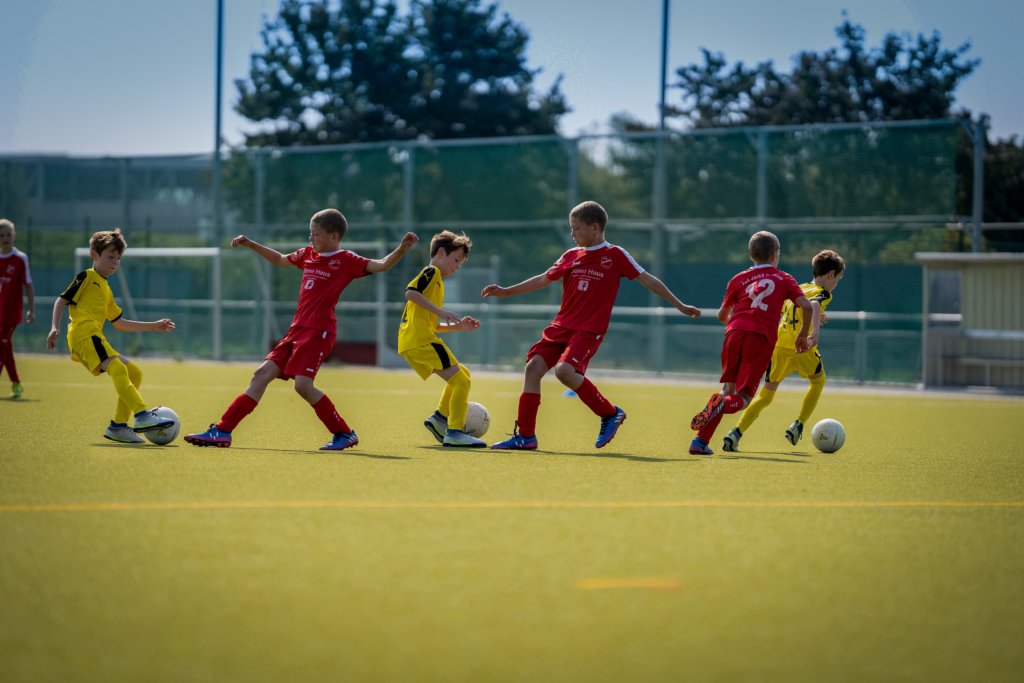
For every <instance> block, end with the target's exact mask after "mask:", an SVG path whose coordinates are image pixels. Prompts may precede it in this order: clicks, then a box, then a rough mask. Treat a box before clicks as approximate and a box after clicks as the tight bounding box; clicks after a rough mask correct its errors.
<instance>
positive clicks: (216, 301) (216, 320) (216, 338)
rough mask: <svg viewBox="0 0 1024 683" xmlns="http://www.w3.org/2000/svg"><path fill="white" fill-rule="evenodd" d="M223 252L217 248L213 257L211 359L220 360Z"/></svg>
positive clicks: (222, 325) (221, 347) (221, 344)
mask: <svg viewBox="0 0 1024 683" xmlns="http://www.w3.org/2000/svg"><path fill="white" fill-rule="evenodd" d="M223 252H224V250H223V249H221V248H220V247H217V255H216V256H214V257H213V283H212V286H213V292H212V294H213V325H212V327H213V359H214V360H220V359H221V353H222V349H223V337H224V291H223V288H222V286H221V285H222V282H221V274H222V271H223V269H222V268H221V255H222V254H223Z"/></svg>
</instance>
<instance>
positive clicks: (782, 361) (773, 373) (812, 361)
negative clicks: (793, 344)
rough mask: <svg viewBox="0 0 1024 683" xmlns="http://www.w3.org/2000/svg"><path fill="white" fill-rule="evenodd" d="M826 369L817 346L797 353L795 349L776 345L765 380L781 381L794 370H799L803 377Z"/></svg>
mask: <svg viewBox="0 0 1024 683" xmlns="http://www.w3.org/2000/svg"><path fill="white" fill-rule="evenodd" d="M824 369H825V366H824V365H823V364H822V362H821V355H820V354H819V353H818V349H816V348H815V349H811V350H810V351H808V352H807V353H797V352H796V350H795V349H785V348H781V347H778V346H776V347H775V350H774V351H772V362H771V364H770V365H769V366H768V369H767V370H766V371H765V373H764V381H766V382H781V381H782V380H784V379H786V378H787V377H789V376H790V375H791V374H793V373H794V372H799V373H800V376H801V377H811V376H813V375H817V374H818V373H819V372H822V371H823V370H824Z"/></svg>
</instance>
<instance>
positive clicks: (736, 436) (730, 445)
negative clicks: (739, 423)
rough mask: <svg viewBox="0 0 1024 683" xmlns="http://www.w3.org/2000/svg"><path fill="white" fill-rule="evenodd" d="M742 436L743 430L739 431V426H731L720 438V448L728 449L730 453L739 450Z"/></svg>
mask: <svg viewBox="0 0 1024 683" xmlns="http://www.w3.org/2000/svg"><path fill="white" fill-rule="evenodd" d="M742 438H743V432H741V431H740V428H739V427H733V428H732V430H731V431H730V432H729V433H728V434H726V435H725V438H724V439H723V440H722V450H723V451H729V452H730V453H739V452H740V439H742Z"/></svg>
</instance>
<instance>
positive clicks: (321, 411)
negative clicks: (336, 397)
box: [313, 394, 352, 434]
mask: <svg viewBox="0 0 1024 683" xmlns="http://www.w3.org/2000/svg"><path fill="white" fill-rule="evenodd" d="M313 410H314V411H316V416H317V417H319V418H320V421H321V422H323V423H324V426H325V427H327V431H329V432H330V433H331V434H337V433H338V432H346V433H348V432H351V431H352V428H351V427H349V426H348V423H347V422H345V420H343V419H342V417H341V415H338V411H337V410H335V408H334V404H333V403H331V399H330V398H328V397H327V394H324V395H323V398H321V399H320V400H319V401H317V402H316V403H314V404H313Z"/></svg>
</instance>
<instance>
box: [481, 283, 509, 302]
mask: <svg viewBox="0 0 1024 683" xmlns="http://www.w3.org/2000/svg"><path fill="white" fill-rule="evenodd" d="M480 296H482V297H484V298H485V299H486V298H487V297H489V296H498V297H504V296H508V290H507V289H505V288H504V287H502V286H501V285H487V286H486V287H484V288H483V290H482V291H481V292H480Z"/></svg>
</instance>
